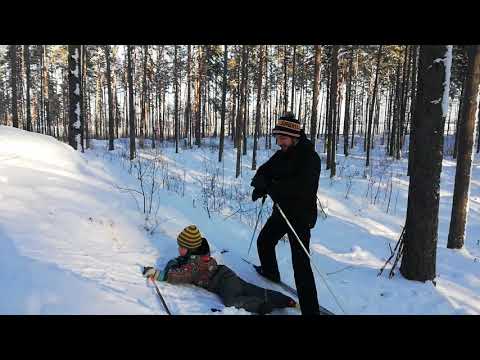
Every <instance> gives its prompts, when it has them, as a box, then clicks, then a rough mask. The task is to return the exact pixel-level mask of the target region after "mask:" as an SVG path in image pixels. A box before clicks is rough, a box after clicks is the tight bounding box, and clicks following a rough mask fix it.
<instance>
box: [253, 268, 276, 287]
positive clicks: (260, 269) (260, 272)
mask: <svg viewBox="0 0 480 360" xmlns="http://www.w3.org/2000/svg"><path fill="white" fill-rule="evenodd" d="M253 267H254V268H255V270H256V271H257V273H259V274H260V275H262V276H263V277H265V278H267V279H268V280H270V281H273V282H274V283H279V282H280V277H279V276H278V277H277V276H272V275H270V274H266V273H265V272H264V271H263V269H262V266H261V265H253Z"/></svg>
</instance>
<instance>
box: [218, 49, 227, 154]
mask: <svg viewBox="0 0 480 360" xmlns="http://www.w3.org/2000/svg"><path fill="white" fill-rule="evenodd" d="M227 74H228V46H227V45H224V48H223V78H222V110H221V114H220V145H219V148H218V161H219V162H221V161H222V157H223V146H224V138H225V110H226V101H227Z"/></svg>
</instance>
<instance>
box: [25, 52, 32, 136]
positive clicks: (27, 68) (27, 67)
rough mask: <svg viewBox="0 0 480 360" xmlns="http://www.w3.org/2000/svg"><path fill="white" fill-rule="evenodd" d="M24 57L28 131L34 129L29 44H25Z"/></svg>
mask: <svg viewBox="0 0 480 360" xmlns="http://www.w3.org/2000/svg"><path fill="white" fill-rule="evenodd" d="M23 57H24V59H25V76H26V82H27V91H26V93H27V94H26V95H27V131H33V128H32V112H31V109H30V88H31V83H32V79H31V77H30V50H29V45H24V46H23Z"/></svg>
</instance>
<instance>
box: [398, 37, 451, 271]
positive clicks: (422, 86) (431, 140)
mask: <svg viewBox="0 0 480 360" xmlns="http://www.w3.org/2000/svg"><path fill="white" fill-rule="evenodd" d="M447 54H450V55H451V47H450V48H449V51H448V53H447V47H446V46H420V56H419V64H418V68H419V73H418V90H417V99H416V105H415V113H414V116H413V118H414V119H413V121H412V123H413V124H414V127H415V132H414V135H413V139H412V141H413V147H414V151H415V162H414V164H413V168H412V174H411V176H410V183H409V193H408V209H407V219H406V221H405V234H404V238H403V241H404V247H403V259H402V264H401V266H400V272H401V273H402V275H403V276H404V277H405V278H407V279H409V280H417V281H427V280H433V279H434V278H435V276H436V271H435V269H436V266H435V263H436V249H437V238H438V233H437V231H438V210H439V200H440V174H441V171H442V159H443V132H444V125H445V117H446V113H443V112H442V104H441V102H438V101H436V100H438V99H442V97H443V95H444V82H445V79H446V73H447V71H449V70H450V69H446V67H445V62H444V61H437V59H442V58H445V57H446V56H447ZM446 86H448V84H445V87H446ZM426 144H428V146H427V145H426Z"/></svg>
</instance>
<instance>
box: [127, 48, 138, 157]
mask: <svg viewBox="0 0 480 360" xmlns="http://www.w3.org/2000/svg"><path fill="white" fill-rule="evenodd" d="M132 50H133V49H132V45H127V77H128V103H129V116H128V117H129V123H130V130H129V132H130V160H133V159H135V155H136V154H135V152H136V147H135V102H134V99H133V75H132V74H133V64H132Z"/></svg>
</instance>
